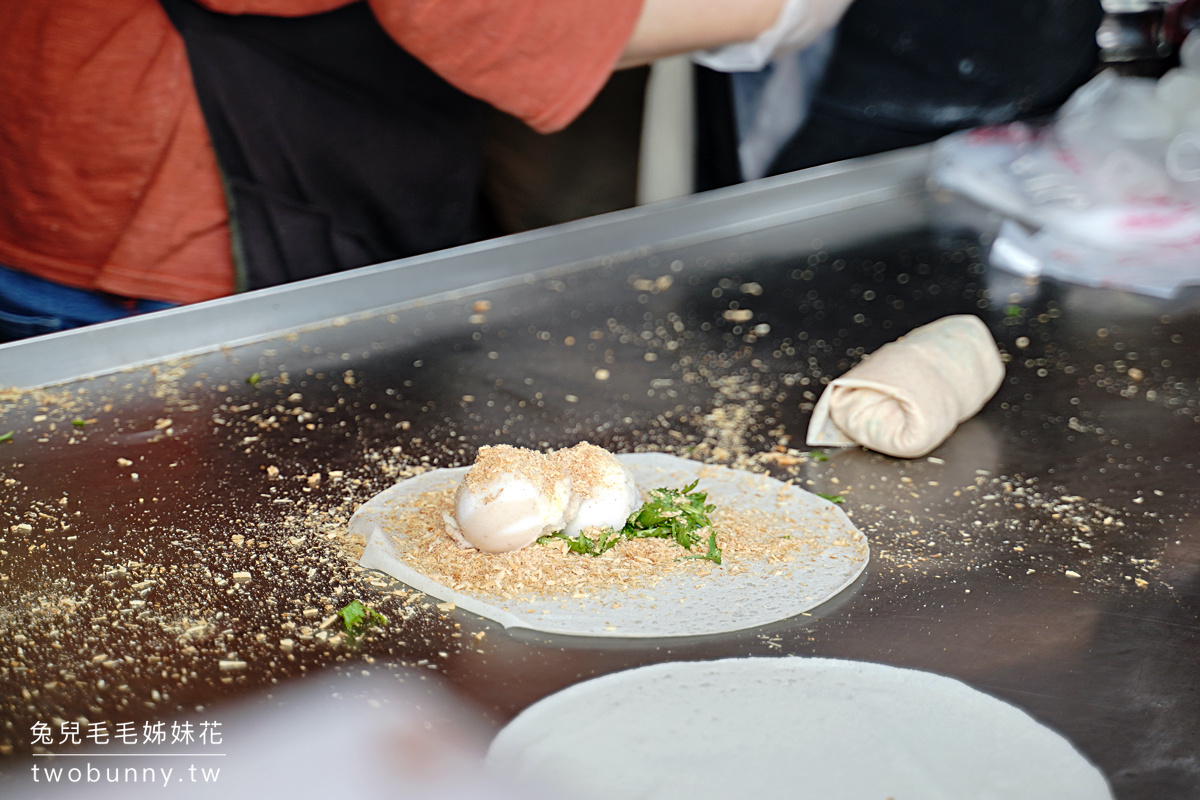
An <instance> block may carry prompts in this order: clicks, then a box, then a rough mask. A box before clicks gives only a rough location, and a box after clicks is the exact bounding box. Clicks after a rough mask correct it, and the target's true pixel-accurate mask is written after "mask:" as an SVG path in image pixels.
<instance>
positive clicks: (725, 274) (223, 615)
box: [0, 150, 1200, 799]
mask: <svg viewBox="0 0 1200 800" xmlns="http://www.w3.org/2000/svg"><path fill="white" fill-rule="evenodd" d="M926 155H927V154H926V152H925V151H923V150H922V151H914V152H911V153H907V154H900V155H898V156H893V157H885V158H881V159H868V160H864V161H861V162H850V164H849V165H841V166H838V167H834V168H827V169H821V170H815V171H810V172H809V173H806V174H802V175H800V176H792V177H789V178H787V179H782V180H776V181H767V182H761V183H759V184H754V185H749V186H747V187H739V188H738V189H736V190H732V191H728V192H724V193H714V194H712V195H710V196H705V197H701V198H695V199H693V200H689V201H684V202H680V203H674V204H668V205H665V206H662V207H651V208H647V209H641V210H638V211H635V212H628V213H624V214H618V215H611V216H609V217H606V218H601V219H599V220H594V221H589V222H585V223H580V224H576V225H571V226H564V227H562V228H558V229H553V230H550V231H546V232H539V233H537V234H533V235H527V236H523V237H514V238H512V239H509V240H499V241H497V242H493V243H485V244H483V245H478V246H474V247H471V248H464V249H462V250H459V251H450V252H448V253H443V254H435V255H434V256H430V257H424V258H421V259H414V260H411V261H410V262H402V263H400V264H397V265H381V267H379V268H371V269H369V270H365V271H361V272H360V273H351V274H348V275H346V276H339V277H337V278H336V279H333V280H323V281H317V282H312V283H309V284H304V285H300V286H297V287H289V288H288V289H284V290H280V291H275V292H270V293H264V294H261V295H253V296H246V297H242V298H233V299H231V300H228V301H221V302H219V303H216V304H206V305H205V306H203V307H197V308H195V309H185V310H184V312H183V313H179V312H170V313H168V314H165V315H161V316H160V315H155V316H154V317H153V318H147V319H144V320H135V321H131V322H128V323H121V324H118V325H111V326H100V327H98V328H96V329H93V330H90V331H86V332H77V333H74V334H67V335H62V336H57V337H47V339H46V340H43V341H39V342H29V343H24V344H17V345H10V346H4V347H0V383H3V384H5V385H8V386H14V387H20V388H19V389H17V390H12V391H9V392H7V393H6V394H4V395H3V400H2V403H3V405H2V406H0V434H2V433H5V432H7V431H9V430H12V431H13V432H14V434H13V437H12V439H11V441H7V442H2V443H0V492H2V494H0V497H2V498H3V501H2V505H0V747H2V748H3V750H4V752H5V753H7V754H8V755H9V756H10V757H9V758H7V759H4V760H0V770H3V771H4V772H6V773H8V776H7V777H8V779H9V780H10V781H15V782H17V785H18V786H19V785H20V784H19V781H21V780H24V778H23V776H22V774H21V773H22V771H21V769H20V768H21V767H22V766H23V765H24V763H25V762H24V760H23V759H24V758H25V757H27V756H28V755H29V754H30V753H31V752H33V751H34V745H33V741H32V739H31V736H30V730H31V726H33V725H34V724H35V723H37V722H39V721H43V722H46V723H51V722H53V721H55V720H59V721H62V720H73V719H79V718H83V719H84V720H85V721H87V722H94V721H97V720H111V721H119V720H135V721H142V720H149V719H161V718H169V717H171V716H172V715H174V716H178V715H181V714H184V713H192V712H193V711H194V710H195V708H196V707H197V706H201V707H207V706H210V705H212V704H221V703H236V702H238V701H239V699H240V698H245V697H247V696H256V695H258V694H260V693H261V692H263V691H265V690H266V689H269V688H270V687H273V686H276V685H277V684H280V683H289V682H293V681H297V680H300V679H301V678H302V677H303V676H305V675H312V674H314V673H319V674H332V673H335V672H338V671H343V672H358V671H360V670H362V669H366V670H368V671H375V672H381V673H384V674H388V675H395V676H397V677H399V678H401V679H410V678H411V676H412V675H413V674H414V672H423V673H424V674H433V673H437V674H440V675H442V676H444V677H445V678H446V680H447V682H448V683H449V684H450V685H451V686H452V687H453V688H454V690H455V691H456V692H457V693H459V694H460V695H461V696H463V697H465V698H467V699H468V700H469V701H471V702H472V703H474V704H476V705H477V707H478V708H479V709H480V713H481V715H482V716H484V717H486V718H487V719H488V720H489V722H490V723H492V724H500V723H503V722H504V721H506V720H508V719H509V718H511V717H512V716H513V715H515V714H516V713H517V712H519V711H520V710H521V709H523V708H524V707H526V706H528V705H529V704H530V703H532V702H534V701H535V700H537V699H539V698H541V697H544V696H546V695H548V694H550V693H551V692H554V691H556V690H558V689H560V688H562V687H564V686H567V685H569V684H572V683H575V682H577V681H579V680H581V679H585V678H588V677H592V676H596V675H600V674H605V673H608V672H611V671H614V670H618V669H623V668H627V667H632V666H637V665H641V664H649V663H656V662H661V661H665V660H672V659H675V660H678V659H710V658H723V657H729V656H738V655H761V656H780V657H782V656H808V655H820V656H829V657H838V658H853V659H862V660H867V661H873V662H879V663H885V664H893V665H898V666H905V667H913V668H917V669H923V670H930V671H933V672H937V673H939V674H943V675H949V676H952V677H956V678H959V679H961V680H964V681H965V682H967V683H968V684H970V685H972V686H974V687H976V688H978V689H981V690H982V691H985V692H987V693H989V694H992V695H994V696H996V697H999V698H1002V699H1004V700H1006V701H1008V702H1010V703H1013V704H1015V705H1016V706H1018V707H1020V708H1022V709H1024V710H1025V711H1027V712H1028V713H1030V714H1031V715H1033V716H1034V717H1035V718H1036V719H1038V720H1040V721H1042V722H1044V723H1046V724H1048V725H1049V726H1051V727H1052V728H1054V729H1055V730H1057V731H1059V732H1060V733H1062V734H1064V735H1065V736H1066V737H1068V738H1069V739H1070V740H1071V741H1072V742H1073V743H1074V744H1075V745H1076V746H1077V747H1078V748H1079V749H1080V751H1081V752H1082V753H1084V754H1085V755H1086V756H1087V757H1088V758H1089V759H1091V760H1092V761H1093V762H1094V763H1095V764H1096V765H1097V766H1099V768H1100V769H1101V770H1102V771H1103V773H1104V774H1105V775H1106V776H1107V777H1108V779H1109V780H1110V782H1111V783H1112V785H1113V788H1114V791H1115V793H1116V796H1117V797H1120V798H1129V799H1131V798H1176V797H1178V798H1185V797H1196V796H1200V759H1198V757H1197V753H1198V752H1200V668H1198V667H1197V664H1198V663H1200V620H1198V614H1200V525H1198V523H1197V511H1198V507H1197V499H1196V497H1197V495H1196V493H1195V492H1194V491H1192V489H1193V487H1194V486H1195V485H1196V483H1197V470H1198V469H1200V426H1198V425H1197V423H1198V422H1200V356H1198V350H1197V343H1200V313H1197V310H1196V306H1195V305H1194V304H1193V303H1190V302H1189V300H1188V299H1187V298H1184V299H1181V300H1176V301H1172V302H1170V303H1167V302H1163V301H1154V300H1150V299H1147V298H1142V297H1137V296H1133V295H1129V294H1124V293H1118V292H1108V291H1103V290H1090V289H1080V288H1074V287H1070V286H1067V285H1056V284H1052V283H1041V284H1030V283H1025V282H1021V281H1017V280H1014V279H1010V278H1008V277H1006V276H1005V275H1004V274H1003V273H996V272H994V271H993V270H991V268H989V267H987V266H986V253H987V246H988V242H989V236H990V231H991V229H992V227H993V226H994V223H995V221H994V220H992V219H991V218H990V217H989V216H988V215H987V214H983V213H977V212H973V211H971V210H970V209H969V208H968V207H967V206H965V205H964V204H963V203H962V202H961V201H954V200H953V199H950V198H942V197H938V196H934V195H931V194H929V193H928V192H927V191H926V190H925V188H924V185H923V181H922V179H921V176H922V175H923V169H924V160H925V158H926ZM951 313H974V314H977V315H979V316H980V317H982V318H983V319H984V321H985V322H987V323H988V324H989V326H990V327H991V329H992V331H993V333H994V334H995V335H996V337H997V340H998V341H999V343H1000V344H1001V347H1002V349H1003V350H1005V351H1006V352H1007V353H1008V354H1010V356H1011V361H1010V363H1009V364H1008V375H1007V379H1006V381H1005V383H1004V384H1003V386H1002V387H1001V389H1000V391H999V393H998V394H997V395H996V397H995V398H994V399H993V400H992V401H991V402H990V403H989V404H988V405H987V407H986V408H985V409H984V410H983V412H981V413H980V415H979V416H978V417H976V418H975V419H974V420H972V421H970V422H969V423H967V424H965V425H963V426H962V427H961V428H960V429H959V431H958V432H957V433H956V434H955V435H954V437H952V438H951V439H950V440H949V441H948V442H947V443H946V444H945V445H943V446H942V447H941V448H939V449H938V450H937V451H935V452H934V453H933V454H932V457H931V458H927V459H920V460H916V461H911V462H908V461H900V460H896V459H890V458H885V457H883V456H878V455H873V454H870V453H867V452H865V451H861V450H846V451H830V452H828V459H827V460H825V459H824V456H821V457H814V456H812V455H811V454H809V453H808V449H807V448H805V447H804V444H803V440H804V432H805V428H806V425H807V422H808V417H809V412H810V411H811V407H812V403H813V401H814V400H815V396H816V395H817V394H818V393H819V392H820V389H821V386H822V384H823V381H825V380H828V379H829V378H831V377H835V376H836V375H838V374H840V373H841V372H843V371H844V370H845V369H847V368H848V367H849V366H850V365H851V364H853V363H854V362H855V361H856V360H857V359H858V358H859V357H860V355H861V354H862V353H864V352H870V351H872V350H874V349H876V348H877V347H879V346H880V345H882V344H883V343H885V342H887V341H890V340H891V339H894V338H896V337H897V336H899V335H900V334H902V333H904V332H906V331H907V330H909V329H911V328H913V327H915V326H917V325H920V324H923V323H925V322H929V321H931V320H933V319H936V318H938V317H941V316H944V315H946V314H951ZM32 387H41V388H32ZM582 439H586V440H589V441H592V442H594V443H597V444H601V445H604V446H606V447H609V448H611V449H614V450H617V451H632V450H655V449H665V450H670V451H671V452H677V453H681V454H690V455H691V456H692V457H695V458H701V459H704V460H710V461H719V462H722V463H732V464H735V465H738V466H742V467H745V468H749V469H758V470H764V471H769V472H771V473H772V474H775V475H777V476H781V477H784V476H790V477H795V478H797V479H799V480H802V481H806V482H809V483H808V485H809V486H810V488H814V489H816V490H818V491H823V492H831V491H832V492H843V493H845V495H846V503H845V508H846V509H847V510H848V511H849V512H850V513H851V514H852V518H853V519H854V520H855V522H856V523H857V524H858V525H859V526H860V527H861V528H862V529H863V530H864V531H865V532H866V533H867V535H868V536H869V538H870V540H871V545H872V562H871V564H870V566H869V567H868V570H867V572H866V573H865V574H864V576H863V577H862V578H861V579H860V580H859V581H858V582H857V583H856V584H855V585H854V586H852V587H851V588H850V589H849V590H847V591H846V592H845V593H843V594H842V595H841V596H839V597H838V598H836V599H834V600H833V601H831V602H830V603H828V604H826V605H825V606H822V607H820V608H819V609H817V610H816V611H815V612H814V614H813V616H811V617H801V618H796V619H792V620H787V621H784V622H780V623H777V624H775V625H771V626H768V627H766V628H762V629H755V630H751V631H744V632H740V633H736V634H728V635H721V636H713V637H703V638H695V639H680V640H655V641H608V640H606V641H603V642H596V641H590V640H586V639H574V638H570V637H553V636H545V635H534V634H530V633H521V632H511V633H510V632H505V631H504V630H502V629H500V628H498V627H497V626H495V625H492V624H489V623H486V622H485V621H483V620H480V619H478V618H474V617H471V616H470V615H467V614H464V613H463V612H461V611H452V610H450V611H448V610H445V609H442V610H439V609H437V608H436V606H434V605H433V604H431V603H426V602H422V601H419V600H418V601H415V602H414V601H413V599H412V598H411V597H408V596H406V595H404V594H401V593H397V591H398V587H396V586H394V585H391V584H390V583H388V582H387V581H383V580H380V579H379V578H378V577H377V576H373V575H364V574H361V573H359V572H357V571H356V569H355V568H354V567H353V565H352V560H351V559H352V557H353V544H352V543H346V542H344V541H343V540H342V537H341V535H340V532H341V531H342V530H343V526H344V522H345V520H346V518H347V516H348V514H349V513H351V512H352V511H353V509H354V507H355V506H356V504H357V503H359V502H361V501H362V500H364V499H366V497H368V496H370V494H371V493H372V492H373V491H377V490H379V489H382V488H384V487H386V486H387V485H389V484H390V483H391V482H392V481H394V480H395V479H396V478H397V477H398V476H400V475H402V474H404V471H405V470H406V469H411V468H412V467H414V466H421V465H432V466H456V465H460V464H463V463H468V462H469V461H470V459H471V457H472V454H473V452H474V450H475V449H476V448H477V447H479V446H480V445H484V444H491V443H497V442H509V443H513V444H519V445H524V446H529V447H560V446H567V445H570V444H573V443H575V442H576V441H579V440H582ZM135 473H136V477H135ZM235 572H249V573H250V574H251V576H252V577H251V579H250V580H249V581H248V582H239V581H238V580H236V579H234V578H233V573H235ZM354 597H361V598H362V599H364V600H368V601H371V602H373V603H375V604H376V605H377V606H378V607H379V608H380V609H381V610H383V611H385V612H386V613H387V614H388V615H389V617H390V619H391V623H390V624H389V625H388V626H387V627H386V628H385V629H382V630H379V631H376V632H374V633H372V634H371V635H370V636H368V637H367V639H366V640H365V641H364V642H363V643H362V644H361V645H360V646H359V647H358V648H349V647H347V646H345V645H344V644H342V645H331V644H329V643H328V642H327V641H325V639H326V638H327V637H328V635H329V633H330V631H331V630H332V629H331V628H326V629H324V630H323V629H321V628H320V623H321V622H322V621H323V620H325V619H327V618H328V616H329V615H330V613H331V609H333V608H334V607H335V606H337V605H338V604H340V603H342V602H343V601H348V600H349V599H353V598H354ZM306 612H307V613H306ZM289 626H290V627H289ZM305 629H311V630H307V631H306V630H305ZM480 634H482V636H480ZM285 638H286V639H291V640H292V641H293V642H294V644H293V645H292V647H291V648H290V649H286V648H285V649H281V644H280V643H281V640H283V639H285ZM222 662H224V663H222Z"/></svg>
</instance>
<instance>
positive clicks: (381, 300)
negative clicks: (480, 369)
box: [0, 146, 930, 389]
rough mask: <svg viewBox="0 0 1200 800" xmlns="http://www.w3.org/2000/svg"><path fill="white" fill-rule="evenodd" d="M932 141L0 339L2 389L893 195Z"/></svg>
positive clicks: (914, 181)
mask: <svg viewBox="0 0 1200 800" xmlns="http://www.w3.org/2000/svg"><path fill="white" fill-rule="evenodd" d="M929 155H930V148H929V147H928V146H926V147H918V148H911V149H909V150H903V151H899V152H896V153H890V154H884V155H880V156H872V157H868V158H865V159H857V160H855V161H852V162H843V163H841V164H831V165H826V166H822V167H816V168H813V169H810V170H805V171H803V172H798V173H793V174H790V175H784V176H779V177H776V178H769V179H765V180H761V181H755V182H753V183H748V184H743V185H740V186H734V187H729V188H728V189H723V190H718V191H714V192H708V193H705V194H703V195H696V196H692V197H688V198H683V199H680V200H671V201H665V202H662V203H656V204H654V205H650V206H643V207H640V208H634V209H628V210H625V211H618V212H614V213H611V214H605V215H602V216H599V217H592V218H589V219H584V220H579V221H576V222H571V223H566V224H564V225H558V226H555V227H553V228H545V229H541V230H537V231H531V232H528V233H522V234H516V235H512V236H507V237H503V238H499V239H491V240H487V241H483V242H477V243H474V244H470V245H464V246H462V247H456V248H452V249H448V250H442V251H438V252H435V253H430V254H427V255H421V256H415V257H412V258H406V259H401V260H397V261H391V262H387V263H384V264H377V265H374V266H370V267H363V268H360V269H355V270H350V271H347V272H343V273H338V274H335V275H329V276H325V277H321V278H315V279H312V280H307V281H301V282H298V283H294V284H289V285H286V286H280V287H276V288H272V289H264V290H260V291H256V292H249V293H246V294H241V295H234V296H232V297H226V298H221V299H218V300H213V301H210V302H206V303H197V304H195V305H190V306H185V307H181V308H178V309H171V310H168V311H163V312H158V313H154V314H148V315H145V316H141V317H135V318H130V319H124V320H118V321H115V322H110V323H104V324H101V325H94V326H90V327H87V328H83V329H77V330H71V331H63V332H61V333H54V334H50V335H47V336H42V337H38V338H34V339H29V340H25V341H19V342H11V343H8V344H3V345H0V387H8V388H17V389H31V388H38V387H43V386H50V385H54V384H58V383H63V382H66V381H70V380H77V379H81V378H88V377H94V376H98V375H104V374H107V373H111V372H114V371H116V370H121V369H129V368H131V367H137V366H141V365H145V364H149V363H154V362H158V361H162V360H164V359H169V358H177V357H181V356H186V355H194V354H198V353H204V352H210V351H212V350H214V349H217V348H219V347H222V346H230V345H236V344H242V343H246V342H251V341H255V340H258V339H263V338H266V337H270V336H276V335H280V334H283V333H285V332H290V331H295V330H299V329H303V328H307V327H311V326H315V325H321V324H327V323H328V322H329V321H331V320H336V319H338V318H342V317H352V316H355V315H359V314H366V313H378V312H380V311H384V310H386V309H388V308H390V307H394V306H399V305H402V304H405V303H410V302H413V301H416V300H429V299H435V298H437V297H438V296H444V295H446V294H447V293H453V292H462V291H465V290H467V289H469V288H470V289H475V290H479V289H485V288H487V287H488V286H489V285H495V284H508V283H512V282H513V281H515V280H521V279H524V278H526V277H528V276H530V275H535V274H538V273H541V272H545V271H547V270H565V271H569V270H570V269H571V268H572V267H574V268H585V267H586V266H588V265H589V264H592V263H594V262H595V260H596V259H599V258H603V257H605V256H614V255H619V254H622V253H629V252H634V251H637V250H638V249H640V248H654V249H660V248H663V247H666V246H672V247H677V246H680V245H682V244H686V243H687V242H688V241H689V240H691V239H695V238H697V237H703V238H712V237H713V236H714V235H721V234H723V235H737V234H738V233H741V232H749V231H753V230H760V229H763V228H766V227H772V226H778V225H782V224H786V223H788V222H795V221H801V220H805V219H812V218H817V217H821V216H824V215H827V214H830V213H832V212H836V211H843V210H847V209H851V208H860V207H863V206H868V205H873V204H877V203H883V202H887V201H889V200H893V199H895V198H896V197H897V196H898V195H901V194H904V193H906V192H913V191H914V190H916V189H919V188H920V187H921V186H923V183H924V179H925V175H926V173H927V168H928V162H929Z"/></svg>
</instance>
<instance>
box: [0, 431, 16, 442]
mask: <svg viewBox="0 0 1200 800" xmlns="http://www.w3.org/2000/svg"><path fill="white" fill-rule="evenodd" d="M15 435H16V431H9V432H8V433H0V442H11V441H12V440H13V436H15Z"/></svg>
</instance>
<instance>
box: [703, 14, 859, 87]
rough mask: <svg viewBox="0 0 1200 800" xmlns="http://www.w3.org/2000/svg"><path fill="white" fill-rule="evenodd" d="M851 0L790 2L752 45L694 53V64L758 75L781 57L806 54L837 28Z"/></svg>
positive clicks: (733, 45) (725, 47) (741, 44)
mask: <svg viewBox="0 0 1200 800" xmlns="http://www.w3.org/2000/svg"><path fill="white" fill-rule="evenodd" d="M850 3H851V0H786V2H785V3H784V5H783V8H782V9H780V11H779V17H778V19H776V20H775V24H774V25H772V26H771V27H770V28H768V29H767V30H765V31H763V32H762V33H761V34H759V36H758V38H757V39H755V40H754V41H751V42H738V43H736V44H728V45H725V46H724V47H718V48H715V49H713V50H700V51H697V52H695V53H692V56H691V58H692V61H694V62H696V63H697V64H700V65H702V66H705V67H708V68H709V69H715V70H717V71H719V72H757V71H758V70H760V69H762V68H763V67H765V66H766V65H767V64H768V63H769V62H771V61H773V60H775V59H776V58H779V57H781V56H785V55H788V54H789V53H795V52H797V51H799V50H803V49H804V48H805V47H807V46H808V45H810V44H812V43H813V42H814V41H815V40H816V39H817V38H818V37H819V36H820V35H821V34H823V33H825V32H826V31H828V30H830V29H831V28H833V27H834V26H836V25H837V23H838V20H840V19H841V18H842V14H844V13H845V12H846V9H847V8H848V7H849V6H850Z"/></svg>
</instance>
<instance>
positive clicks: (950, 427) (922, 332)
mask: <svg viewBox="0 0 1200 800" xmlns="http://www.w3.org/2000/svg"><path fill="white" fill-rule="evenodd" d="M1003 380H1004V362H1003V360H1002V359H1001V357H1000V350H999V348H997V347H996V341H995V340H994V339H993V338H992V335H991V333H990V332H989V331H988V329H987V326H986V325H985V324H984V323H983V322H982V321H981V320H980V319H979V318H978V317H974V316H971V315H970V314H958V315H954V316H950V317H943V318H942V319H939V320H937V321H936V322H931V323H929V324H928V325H923V326H921V327H920V328H917V329H915V330H913V331H912V332H910V333H909V334H908V335H906V336H903V337H901V338H900V339H897V340H896V341H894V342H892V343H890V344H886V345H884V346H883V347H881V348H879V350H877V351H876V352H875V353H873V354H872V355H870V356H868V357H867V358H865V359H863V361H861V362H860V363H859V364H857V365H856V366H855V367H853V368H852V369H851V370H850V371H849V372H847V373H846V374H845V375H843V376H842V377H840V378H837V379H835V380H834V381H832V382H831V383H830V384H829V385H828V386H827V387H825V391H824V392H822V393H821V397H820V398H819V399H818V400H817V405H816V408H815V409H813V416H812V420H811V422H810V423H809V426H808V437H807V443H808V445H809V446H810V447H825V446H833V447H847V446H850V445H855V444H860V445H862V446H863V447H867V448H869V449H871V450H877V451H878V452H880V453H884V454H886V455H889V456H896V457H899V458H917V457H919V456H923V455H925V454H926V453H928V452H930V451H931V450H933V449H934V448H935V447H937V446H938V445H939V444H941V443H942V442H944V441H945V440H946V439H947V438H948V437H949V436H950V434H951V433H953V432H954V429H955V428H956V427H958V425H959V423H961V422H963V421H965V420H968V419H970V418H971V417H973V416H975V414H977V413H978V412H979V410H980V409H981V408H983V406H984V404H985V403H987V401H988V400H989V399H991V397H992V395H994V394H995V393H996V390H997V389H999V388H1000V384H1001V382H1002V381H1003Z"/></svg>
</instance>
